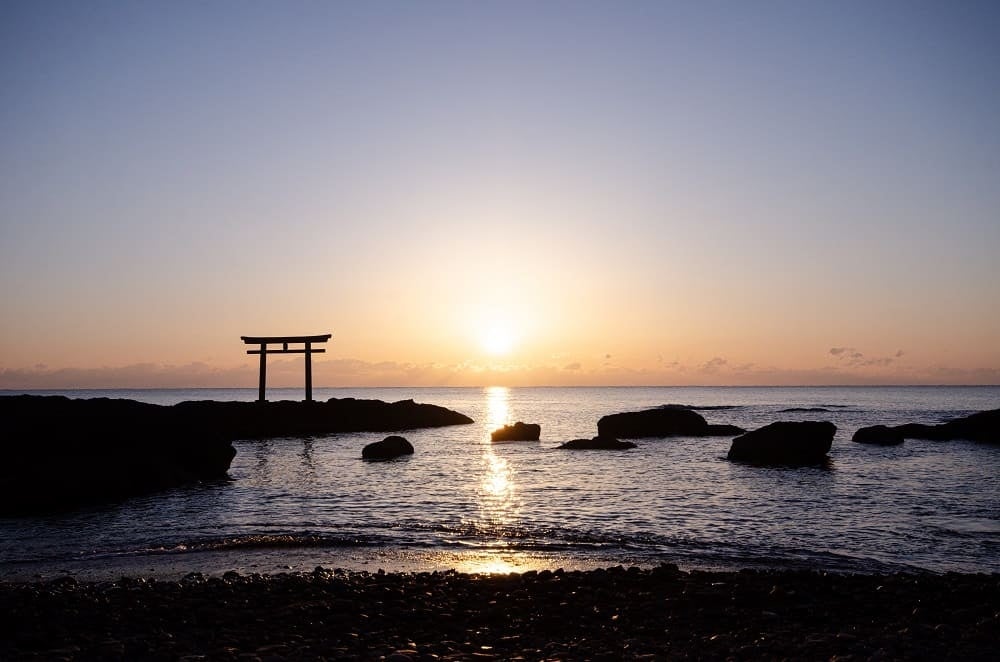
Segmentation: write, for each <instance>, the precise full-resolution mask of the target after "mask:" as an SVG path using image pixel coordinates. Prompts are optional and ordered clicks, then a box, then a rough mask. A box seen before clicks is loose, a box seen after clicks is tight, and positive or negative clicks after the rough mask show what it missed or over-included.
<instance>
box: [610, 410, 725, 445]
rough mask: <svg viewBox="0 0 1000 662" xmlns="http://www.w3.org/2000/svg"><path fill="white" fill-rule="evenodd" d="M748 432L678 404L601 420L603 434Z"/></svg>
mask: <svg viewBox="0 0 1000 662" xmlns="http://www.w3.org/2000/svg"><path fill="white" fill-rule="evenodd" d="M743 432H745V430H743V429H742V428H738V427H736V426H733V425H709V424H708V423H707V422H706V421H705V419H704V418H703V417H702V416H701V414H699V413H697V412H694V411H691V410H690V409H682V408H679V407H675V406H667V407H660V408H658V409H645V410H643V411H630V412H624V413H620V414H610V415H608V416H605V417H603V418H601V420H599V421H598V422H597V433H598V436H601V437H624V438H626V439H636V438H639V437H673V436H687V437H709V436H732V435H735V434H742V433H743Z"/></svg>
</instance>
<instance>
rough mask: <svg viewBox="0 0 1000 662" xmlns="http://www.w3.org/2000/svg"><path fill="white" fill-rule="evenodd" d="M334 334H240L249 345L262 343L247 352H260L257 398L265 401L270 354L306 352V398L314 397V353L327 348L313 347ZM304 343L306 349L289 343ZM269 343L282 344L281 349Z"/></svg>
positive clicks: (320, 352)
mask: <svg viewBox="0 0 1000 662" xmlns="http://www.w3.org/2000/svg"><path fill="white" fill-rule="evenodd" d="M332 336H333V334H332V333H326V334H323V335H320V336H240V338H241V339H242V340H243V342H244V343H246V344H247V345H260V349H248V350H247V354H260V395H259V396H258V397H257V399H258V400H259V401H260V402H264V401H265V398H264V382H265V381H267V355H268V354H305V355H306V400H307V401H311V400H312V399H313V372H312V355H313V354H322V353H324V352H326V350H325V349H322V348H320V349H313V343H322V342H326V341H327V340H329V339H330V338H331V337H332ZM289 343H293V344H298V343H304V344H305V348H304V349H288V344H289ZM268 345H281V349H268V348H267V346H268Z"/></svg>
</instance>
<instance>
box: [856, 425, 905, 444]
mask: <svg viewBox="0 0 1000 662" xmlns="http://www.w3.org/2000/svg"><path fill="white" fill-rule="evenodd" d="M903 439H904V437H903V434H902V433H901V432H900V431H899V430H897V429H896V428H890V427H887V426H885V425H872V426H871V427H867V428H858V430H857V431H856V432H855V433H854V436H853V437H851V441H856V442H858V443H859V444H872V445H875V446H897V445H899V444H901V443H903Z"/></svg>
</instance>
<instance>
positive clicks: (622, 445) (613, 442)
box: [559, 436, 636, 451]
mask: <svg viewBox="0 0 1000 662" xmlns="http://www.w3.org/2000/svg"><path fill="white" fill-rule="evenodd" d="M635 447H636V445H635V444H634V443H632V442H631V441H619V440H617V439H615V438H614V437H602V436H597V437H594V438H593V439H572V440H570V441H567V442H566V443H564V444H560V445H559V448H566V449H569V450H611V451H620V450H627V449H629V448H635Z"/></svg>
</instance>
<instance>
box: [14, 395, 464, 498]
mask: <svg viewBox="0 0 1000 662" xmlns="http://www.w3.org/2000/svg"><path fill="white" fill-rule="evenodd" d="M0 421H3V426H4V427H3V429H4V449H3V450H4V457H3V461H2V462H0V515H8V514H22V513H28V512H38V511H44V510H52V509H63V508H67V507H76V506H79V505H81V504H84V503H89V502H94V501H102V500H108V499H120V498H123V497H128V496H132V495H137V494H143V493H148V492H152V491H156V490H162V489H169V488H172V487H176V486H179V485H183V484H187V483H191V482H197V481H202V480H219V479H223V480H224V479H226V477H227V472H228V471H229V465H230V463H231V462H232V460H233V457H234V456H235V455H236V449H235V448H234V447H233V444H232V442H233V441H235V440H237V439H260V438H267V437H296V436H310V435H319V434H329V433H332V432H357V431H386V432H390V431H396V430H405V429H413V428H420V427H438V426H443V425H458V424H465V423H472V419H471V418H469V417H468V416H464V415H463V414H460V413H458V412H455V411H450V410H448V409H445V408H443V407H436V406H434V405H426V404H417V403H414V402H413V401H412V400H403V401H400V402H393V403H386V402H381V401H379V400H356V399H354V398H344V399H336V398H333V399H330V400H328V401H326V402H290V401H281V402H212V401H202V402H182V403H180V404H177V405H174V406H162V405H154V404H148V403H144V402H136V401H134V400H124V399H108V398H86V399H70V398H66V397H63V396H35V395H16V396H0Z"/></svg>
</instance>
